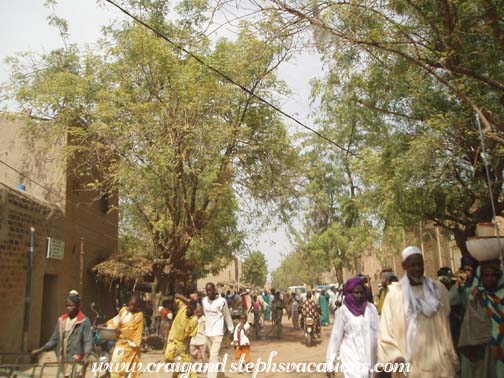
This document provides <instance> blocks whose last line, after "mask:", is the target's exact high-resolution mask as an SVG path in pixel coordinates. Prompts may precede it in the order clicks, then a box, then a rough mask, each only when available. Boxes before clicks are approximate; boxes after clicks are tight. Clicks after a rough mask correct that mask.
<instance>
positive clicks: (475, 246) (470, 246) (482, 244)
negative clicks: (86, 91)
mask: <svg viewBox="0 0 504 378" xmlns="http://www.w3.org/2000/svg"><path fill="white" fill-rule="evenodd" d="M466 246H467V250H468V251H469V253H470V254H471V256H472V257H474V258H475V259H476V260H478V261H480V262H481V261H489V260H495V259H499V258H500V256H501V252H504V238H501V240H500V248H499V241H498V240H497V237H491V238H474V239H470V240H468V241H467V242H466Z"/></svg>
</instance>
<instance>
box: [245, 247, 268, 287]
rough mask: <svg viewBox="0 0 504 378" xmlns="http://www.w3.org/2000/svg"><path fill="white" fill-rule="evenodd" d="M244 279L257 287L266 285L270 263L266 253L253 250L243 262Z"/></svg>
mask: <svg viewBox="0 0 504 378" xmlns="http://www.w3.org/2000/svg"><path fill="white" fill-rule="evenodd" d="M242 274H243V281H244V282H245V283H248V284H251V285H252V286H255V287H264V284H265V283H266V278H267V276H268V263H267V262H266V257H264V253H262V252H260V251H254V252H251V253H250V254H249V255H248V256H247V257H246V259H245V261H243V264H242Z"/></svg>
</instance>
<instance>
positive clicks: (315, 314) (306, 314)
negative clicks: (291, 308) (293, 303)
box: [301, 292, 322, 337]
mask: <svg viewBox="0 0 504 378" xmlns="http://www.w3.org/2000/svg"><path fill="white" fill-rule="evenodd" d="M321 313H322V311H321V309H320V306H319V305H318V303H317V302H315V301H314V300H313V297H312V293H310V292H308V293H306V300H305V301H304V302H303V305H302V306H301V328H303V329H304V321H305V319H306V318H312V319H313V323H314V333H315V335H316V336H317V337H320V314H321Z"/></svg>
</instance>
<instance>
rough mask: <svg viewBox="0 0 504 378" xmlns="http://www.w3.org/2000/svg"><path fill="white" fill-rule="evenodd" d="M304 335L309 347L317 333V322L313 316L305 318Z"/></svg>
mask: <svg viewBox="0 0 504 378" xmlns="http://www.w3.org/2000/svg"><path fill="white" fill-rule="evenodd" d="M304 335H305V342H306V346H307V347H311V346H312V345H313V337H314V335H315V322H314V320H313V318H306V319H305V320H304Z"/></svg>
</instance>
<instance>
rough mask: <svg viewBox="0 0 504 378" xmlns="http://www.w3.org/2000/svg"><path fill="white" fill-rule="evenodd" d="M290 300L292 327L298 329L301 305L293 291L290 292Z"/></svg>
mask: <svg viewBox="0 0 504 378" xmlns="http://www.w3.org/2000/svg"><path fill="white" fill-rule="evenodd" d="M290 302H291V303H290V306H291V314H290V316H291V318H292V327H294V329H299V307H300V306H301V303H300V299H299V297H298V295H297V294H296V292H294V291H293V292H292V295H291V299H290Z"/></svg>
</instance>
